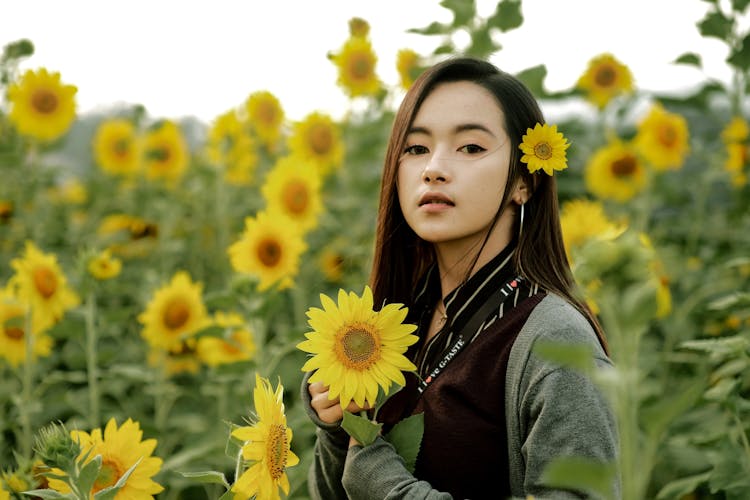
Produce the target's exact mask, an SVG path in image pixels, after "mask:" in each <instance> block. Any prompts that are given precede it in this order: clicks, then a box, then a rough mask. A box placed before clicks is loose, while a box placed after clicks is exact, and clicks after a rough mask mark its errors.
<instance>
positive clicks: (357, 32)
mask: <svg viewBox="0 0 750 500" xmlns="http://www.w3.org/2000/svg"><path fill="white" fill-rule="evenodd" d="M369 34H370V23H368V22H367V21H366V20H365V19H362V18H361V17H352V18H351V19H349V35H351V36H358V37H360V38H367V36H368V35H369Z"/></svg>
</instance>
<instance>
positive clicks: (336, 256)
mask: <svg viewBox="0 0 750 500" xmlns="http://www.w3.org/2000/svg"><path fill="white" fill-rule="evenodd" d="M319 264H320V269H321V270H322V271H323V275H324V276H325V277H326V279H327V280H328V281H331V282H333V283H336V282H338V281H340V280H341V278H342V277H343V276H344V256H343V255H342V254H341V252H339V251H337V250H334V249H332V248H325V249H324V250H323V252H322V253H321V254H320V258H319Z"/></svg>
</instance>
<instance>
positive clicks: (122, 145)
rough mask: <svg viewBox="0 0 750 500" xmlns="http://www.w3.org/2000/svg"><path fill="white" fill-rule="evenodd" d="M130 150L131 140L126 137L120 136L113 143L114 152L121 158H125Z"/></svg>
mask: <svg viewBox="0 0 750 500" xmlns="http://www.w3.org/2000/svg"><path fill="white" fill-rule="evenodd" d="M129 151H130V141H129V140H128V139H126V138H124V137H123V138H120V139H117V140H116V141H114V143H113V144H112V152H113V153H114V154H115V156H117V157H119V158H124V157H125V156H127V155H128V152H129Z"/></svg>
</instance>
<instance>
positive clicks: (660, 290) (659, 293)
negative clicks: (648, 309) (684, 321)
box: [656, 276, 672, 318]
mask: <svg viewBox="0 0 750 500" xmlns="http://www.w3.org/2000/svg"><path fill="white" fill-rule="evenodd" d="M657 281H658V283H657V285H656V317H657V318H666V317H667V316H669V315H670V314H671V313H672V292H671V291H670V289H669V278H667V277H666V276H659V277H658V278H657Z"/></svg>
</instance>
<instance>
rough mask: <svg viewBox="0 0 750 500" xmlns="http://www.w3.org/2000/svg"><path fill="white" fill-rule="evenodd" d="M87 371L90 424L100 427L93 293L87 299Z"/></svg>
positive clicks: (92, 426)
mask: <svg viewBox="0 0 750 500" xmlns="http://www.w3.org/2000/svg"><path fill="white" fill-rule="evenodd" d="M84 314H85V319H86V371H87V375H88V386H89V424H90V425H91V428H92V429H94V428H96V427H98V426H99V422H100V420H99V367H98V361H97V358H98V356H97V346H96V344H97V342H96V340H97V334H96V333H97V332H96V320H95V318H96V299H95V297H94V294H93V292H92V293H89V295H88V297H87V298H86V310H85V313H84Z"/></svg>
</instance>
